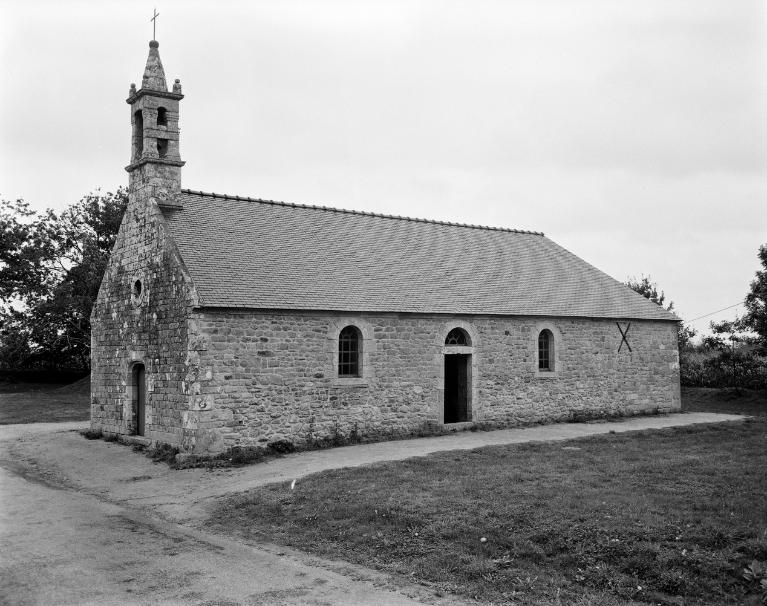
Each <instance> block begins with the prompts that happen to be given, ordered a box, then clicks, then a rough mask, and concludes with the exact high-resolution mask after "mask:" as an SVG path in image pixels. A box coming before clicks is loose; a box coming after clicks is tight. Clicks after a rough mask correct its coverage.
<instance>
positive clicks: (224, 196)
mask: <svg viewBox="0 0 767 606" xmlns="http://www.w3.org/2000/svg"><path fill="white" fill-rule="evenodd" d="M181 193H182V194H187V195H192V196H208V197H211V198H220V199H222V200H238V201H241V202H257V203H259V204H271V205H274V206H285V207H288V208H305V209H307V210H322V211H329V212H336V213H344V214H350V215H362V216H367V217H379V218H381V219H394V220H399V221H412V222H414V223H431V224H434V225H447V226H449V227H467V228H470V229H481V230H485V231H503V232H509V233H514V234H528V235H531V236H544V235H545V234H544V233H543V232H541V231H531V230H527V229H513V228H511V227H492V226H489V225H474V224H472V223H458V222H453V221H440V220H439V219H425V218H422V217H403V216H401V215H387V214H384V213H376V212H372V211H365V210H352V209H348V208H336V207H334V206H319V205H316V204H302V203H299V202H283V201H280V200H265V199H263V198H251V197H250V196H234V195H228V194H217V193H215V192H204V191H200V190H196V189H182V190H181Z"/></svg>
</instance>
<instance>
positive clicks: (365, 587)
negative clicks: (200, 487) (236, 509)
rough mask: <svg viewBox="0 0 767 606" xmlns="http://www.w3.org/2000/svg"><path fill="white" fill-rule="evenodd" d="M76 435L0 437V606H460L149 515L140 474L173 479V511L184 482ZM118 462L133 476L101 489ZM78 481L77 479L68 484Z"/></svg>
mask: <svg viewBox="0 0 767 606" xmlns="http://www.w3.org/2000/svg"><path fill="white" fill-rule="evenodd" d="M78 425H82V424H39V425H15V426H6V427H3V428H0V604H9V605H10V604H13V605H17V606H19V605H23V606H27V605H29V606H31V605H47V604H56V605H67V604H72V605H74V604H99V605H102V604H105V605H111V604H115V605H116V604H198V605H201V606H203V605H204V606H213V605H219V606H237V605H240V604H242V605H245V604H248V605H262V604H263V605H267V604H268V605H272V604H307V605H333V604H349V605H357V604H393V605H413V604H423V603H441V604H458V603H459V602H458V600H454V599H452V598H446V599H442V600H436V599H430V596H429V592H428V590H426V589H425V588H420V587H407V586H403V585H401V584H400V585H398V586H395V584H394V583H393V581H392V580H391V579H389V578H388V577H387V576H386V575H383V574H380V573H377V572H373V571H369V570H366V569H364V568H361V567H356V566H352V565H348V564H344V563H338V562H330V561H325V560H320V559H318V558H314V557H311V556H308V555H307V554H303V553H301V552H296V551H292V550H289V549H284V548H278V547H275V546H270V545H258V546H249V545H244V544H242V543H239V542H237V541H234V540H231V539H228V538H226V537H221V536H217V535H212V534H210V533H207V532H205V530H204V528H194V527H192V526H184V525H181V524H179V523H177V522H175V521H170V520H169V519H167V516H157V515H154V507H153V506H152V505H151V504H145V503H142V499H141V498H140V496H139V494H140V493H142V492H144V489H143V488H141V484H140V483H141V481H142V480H141V479H138V478H140V477H141V475H142V473H143V472H144V471H149V472H152V473H154V474H157V475H159V476H160V477H166V482H165V483H166V484H169V485H171V486H173V490H171V491H169V493H168V494H166V495H165V496H162V497H160V499H159V500H160V502H165V501H166V500H167V499H168V498H169V496H170V495H175V496H173V497H172V498H178V499H179V502H178V505H179V506H178V507H177V508H174V509H173V511H182V510H183V509H184V503H186V502H188V500H189V498H190V495H194V490H193V487H192V486H191V485H190V484H189V483H188V482H189V480H190V479H191V478H190V477H189V474H186V476H187V477H186V478H185V479H184V482H183V483H182V484H180V485H176V484H175V483H174V482H172V481H169V480H171V478H168V477H167V472H168V469H167V467H166V466H164V465H163V466H161V465H155V464H152V463H151V462H149V461H148V460H147V459H146V458H145V457H144V456H142V455H139V454H136V453H134V452H132V451H131V450H130V449H129V448H126V447H118V446H116V445H114V444H106V443H104V442H88V441H86V440H84V439H83V438H82V437H80V436H79V435H78V434H77V433H75V432H74V431H73V427H76V426H78ZM62 426H63V427H62ZM83 445H85V448H84V449H83V448H82V446H83ZM43 446H44V447H43ZM105 454H106V455H107V456H106V457H103V456H102V455H105ZM38 455H40V456H38ZM53 456H58V457H59V460H58V462H61V463H62V465H58V464H57V463H58V462H57V461H54V460H51V459H50V458H49V457H53ZM113 462H116V463H118V465H117V470H118V472H119V473H122V472H125V471H127V470H128V469H131V468H132V469H133V471H132V472H131V473H134V474H138V475H137V476H136V477H129V478H127V479H126V478H124V477H118V478H115V481H114V482H111V481H110V482H106V483H105V484H99V480H101V479H103V478H104V477H107V476H109V465H110V463H113ZM74 471H77V473H78V474H79V475H77V476H75V477H72V476H67V475H66V473H64V472H67V473H73V472H74ZM90 471H93V473H92V474H91V473H90ZM158 472H159V473H158ZM144 475H149V474H144ZM120 483H126V485H128V486H131V487H132V489H131V490H128V491H126V492H127V493H128V494H131V495H133V496H132V497H130V498H128V499H126V503H125V504H122V503H120V501H121V497H119V496H116V495H119V494H121V491H120V490H119V485H120ZM77 484H79V485H81V486H87V487H88V488H87V489H82V488H81V489H79V490H78V489H77V488H76V485H77ZM179 486H183V488H181V489H179ZM112 488H118V489H116V490H112ZM184 491H186V493H187V494H185V495H184V494H181V493H183V492H184ZM149 492H150V493H151V490H150V491H149ZM150 500H151V499H150ZM408 596H411V597H408Z"/></svg>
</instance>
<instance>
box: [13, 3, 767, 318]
mask: <svg viewBox="0 0 767 606" xmlns="http://www.w3.org/2000/svg"><path fill="white" fill-rule="evenodd" d="M154 6H155V3H153V2H144V1H143V0H139V1H135V0H134V1H131V2H117V1H109V0H101V1H98V2H97V1H92V2H71V1H61V0H59V1H55V2H43V1H39V2H37V1H34V0H25V1H23V2H16V1H4V0H0V66H2V72H0V73H2V82H0V88H1V90H2V92H0V196H2V197H4V198H17V197H21V198H24V199H25V200H27V201H29V202H30V203H31V204H32V205H33V206H34V207H35V208H39V209H42V208H45V207H54V208H62V207H64V206H66V205H68V204H70V203H72V202H74V201H76V200H78V199H79V198H80V197H81V196H83V195H84V194H86V193H88V192H89V191H92V190H94V189H95V188H99V187H100V188H102V189H103V190H114V189H115V188H116V187H118V186H119V185H124V184H127V180H128V177H127V173H125V171H124V167H125V165H127V163H128V161H129V152H130V114H129V108H128V105H127V104H126V103H125V99H126V98H127V96H128V88H129V85H130V83H131V82H136V83H137V84H138V85H139V87H140V83H141V75H142V73H143V69H144V65H145V62H146V57H147V53H148V41H149V40H150V39H151V38H152V26H151V24H150V23H149V19H150V17H151V15H152V9H153V7H154ZM156 6H157V10H158V12H159V13H160V16H159V17H158V20H157V39H158V41H159V42H160V56H161V57H162V61H163V64H164V66H165V71H166V75H167V77H168V81H169V82H172V80H173V78H181V82H182V85H183V87H184V94H185V95H186V98H185V99H184V100H183V101H182V102H181V131H182V134H181V156H182V159H184V160H186V163H187V164H186V166H185V167H184V169H183V187H186V188H190V189H200V190H204V191H215V192H218V193H228V194H235V195H243V196H252V197H260V198H269V199H276V200H285V201H290V202H304V203H311V204H321V205H328V206H338V207H342V208H351V209H356V210H368V211H375V212H383V213H393V214H397V215H408V216H416V217H426V218H434V219H445V220H450V221H461V222H467V223H477V224H482V225H497V226H504V227H514V228H522V229H532V230H538V231H543V232H545V233H546V235H547V236H549V237H550V238H552V239H553V240H555V241H556V242H558V243H559V244H561V245H563V246H565V247H566V248H568V249H570V250H571V251H572V252H574V253H576V254H577V255H579V256H581V257H582V258H584V259H585V260H586V261H588V262H590V263H592V264H593V265H595V266H597V267H598V268H600V269H602V270H603V271H605V272H607V273H608V274H610V275H611V276H613V277H614V278H616V279H618V280H621V281H625V280H626V278H627V277H630V276H637V277H639V276H640V275H641V274H650V275H651V276H652V278H653V280H655V281H657V282H658V284H659V285H660V286H661V287H662V288H663V290H664V291H665V292H666V295H667V297H668V298H670V299H672V300H673V301H674V302H675V304H676V309H677V312H678V313H679V314H680V315H681V316H682V317H683V318H686V319H691V318H694V317H696V316H700V315H703V314H706V313H708V312H711V311H714V310H717V309H720V308H723V307H727V306H729V305H732V304H735V303H738V302H739V301H742V299H743V297H744V295H745V294H746V292H747V290H748V285H749V283H750V281H751V280H752V279H753V276H754V272H755V271H756V270H757V269H758V268H759V264H758V261H757V258H756V253H757V249H758V247H759V245H760V244H764V243H767V203H766V202H767V173H766V172H765V169H766V168H767V83H766V82H765V78H767V3H764V2H761V1H753V2H750V1H748V0H738V1H737V2H733V1H728V0H721V1H716V2H706V1H702V0H691V1H689V2H685V1H680V0H675V1H673V2H670V1H669V0H660V1H648V0H634V1H631V2H629V1H622V0H602V1H581V0H561V1H556V0H530V1H513V0H502V1H499V2H491V1H483V0H466V1H462V2H449V1H446V0H435V1H421V2H419V1H415V0H407V1H402V2H399V1H392V0H385V1H380V2H366V1H359V0H357V1H352V0H349V1H338V2H325V1H323V0H306V1H304V2H298V1H295V2H291V1H279V2H278V1H263V2H201V1H199V2H198V1H188V0H184V1H183V2H181V1H167V0H157V3H156ZM738 311H742V308H740V309H732V310H729V311H727V312H724V313H722V314H719V315H718V316H713V317H712V318H706V319H704V320H701V321H699V322H696V323H695V324H694V325H695V326H696V327H697V328H705V327H706V326H707V325H708V322H709V321H710V320H711V319H723V318H731V317H733V316H734V314H735V313H736V312H738Z"/></svg>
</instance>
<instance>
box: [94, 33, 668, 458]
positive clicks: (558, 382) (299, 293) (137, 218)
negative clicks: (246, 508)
mask: <svg viewBox="0 0 767 606" xmlns="http://www.w3.org/2000/svg"><path fill="white" fill-rule="evenodd" d="M158 46H159V45H158V43H157V42H156V41H154V40H153V41H151V42H150V43H149V57H148V59H147V63H146V69H145V71H144V76H143V79H142V82H141V88H139V89H138V90H137V89H136V87H135V85H131V87H130V93H129V97H128V99H127V103H128V105H129V106H130V117H131V126H132V139H131V158H130V164H129V165H128V166H127V167H126V170H127V172H128V178H129V203H128V208H127V211H126V213H125V216H124V218H123V221H122V225H121V226H120V231H119V234H118V236H117V240H116V242H115V246H114V249H113V251H112V254H111V257H110V260H109V265H108V268H107V271H106V273H105V275H104V279H103V282H102V284H101V289H100V291H99V294H98V299H97V301H96V304H95V306H94V309H93V315H92V326H93V329H92V370H91V384H92V394H91V426H92V428H94V429H100V430H102V431H103V432H104V433H107V434H117V435H123V436H127V435H135V436H144V438H145V439H146V440H148V441H152V442H163V443H168V444H171V445H175V446H178V447H179V448H180V449H182V450H183V451H185V452H194V453H215V452H220V451H223V450H225V449H227V448H229V447H232V446H258V445H264V444H266V443H268V442H271V441H273V440H279V439H285V440H290V441H292V442H294V443H296V444H301V443H305V442H307V441H310V440H313V439H321V438H325V437H330V436H335V435H340V436H349V435H357V436H360V437H373V438H386V437H396V436H405V435H408V434H413V433H416V432H419V431H421V430H423V429H424V428H434V427H447V428H452V427H455V428H466V427H470V426H471V425H472V424H482V425H489V426H507V425H515V424H524V423H531V422H544V421H559V420H568V419H572V418H576V417H580V418H583V417H587V416H602V415H611V414H639V413H643V412H654V411H671V410H678V409H679V408H680V387H679V361H678V351H677V322H678V318H676V317H675V316H674V315H673V314H671V313H669V312H667V311H666V310H664V309H663V308H661V307H659V306H658V305H656V304H654V303H652V302H650V301H649V300H647V299H645V298H644V297H642V296H641V295H639V294H637V293H635V292H634V291H633V290H631V289H630V288H628V287H627V286H625V285H623V284H621V283H619V282H617V281H616V280H614V279H612V278H610V277H609V276H607V275H606V274H604V273H602V272H600V271H599V270H597V269H596V268H594V267H592V266H591V265H589V264H588V263H586V262H585V261H583V260H581V259H580V258H578V257H576V256H575V255H573V254H572V253H570V252H568V251H567V250H565V249H564V248H562V247H561V246H558V245H557V244H555V243H554V242H552V241H551V240H549V239H548V238H546V237H545V236H544V235H543V234H542V233H538V232H529V231H521V230H515V229H504V228H497V227H483V226H476V225H463V224H456V223H447V222H444V221H434V220H426V219H413V218H407V217H394V216H389V215H381V214H376V213H369V212H357V211H352V210H341V209H337V208H329V207H320V206H308V205H304V204H288V203H284V202H274V201H271V200H261V199H257V198H248V197H242V196H234V195H222V194H214V193H203V192H201V191H194V190H190V189H183V188H182V185H181V168H182V166H183V165H184V162H183V161H182V160H181V155H180V148H179V108H180V102H181V100H182V99H183V98H184V95H183V94H182V92H181V84H180V82H179V80H176V81H175V82H174V83H173V85H172V86H171V89H170V90H168V86H167V83H166V79H165V73H164V70H163V66H162V62H161V61H160V55H159V51H158Z"/></svg>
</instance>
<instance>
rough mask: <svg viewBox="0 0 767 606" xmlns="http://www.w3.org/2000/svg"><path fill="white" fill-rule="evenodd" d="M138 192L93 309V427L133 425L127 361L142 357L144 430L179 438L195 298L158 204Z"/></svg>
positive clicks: (123, 429)
mask: <svg viewBox="0 0 767 606" xmlns="http://www.w3.org/2000/svg"><path fill="white" fill-rule="evenodd" d="M143 193H145V191H143V190H139V191H138V192H137V193H131V195H130V201H129V204H128V208H127V210H126V213H125V217H124V219H123V223H122V225H121V227H120V232H119V234H118V237H117V241H116V243H115V246H114V249H113V250H112V254H111V256H110V262H109V265H108V267H107V270H106V273H105V276H104V279H103V281H102V284H101V289H100V291H99V296H98V298H97V300H96V304H95V306H94V309H93V314H92V317H91V322H92V331H91V427H92V428H93V429H101V430H102V431H105V432H107V433H113V434H120V435H128V434H133V433H135V430H136V418H135V411H134V401H133V400H134V389H135V386H134V385H133V384H132V368H133V366H134V365H135V364H137V363H140V364H144V366H145V368H146V381H147V404H146V410H147V414H146V434H145V435H146V436H147V437H149V438H150V439H153V440H156V441H162V442H169V443H175V444H180V443H182V441H183V439H184V414H185V412H186V411H187V409H188V395H187V394H186V393H185V389H184V382H185V380H186V378H187V370H188V360H187V352H188V347H187V344H188V335H187V329H188V323H187V320H186V318H187V317H188V314H189V313H190V311H191V308H192V305H193V304H194V303H195V299H194V293H193V290H192V289H191V286H190V284H191V282H190V280H189V278H188V276H187V275H186V272H185V270H184V267H183V264H182V263H181V261H180V259H179V256H178V253H177V251H176V249H175V245H174V244H173V242H172V239H171V238H170V237H169V236H168V235H167V234H166V228H165V221H164V217H163V214H162V211H161V210H160V208H159V207H158V206H157V204H156V202H155V200H154V199H153V198H148V197H147V196H146V195H142V194H143ZM137 281H140V283H141V293H140V294H137V292H136V287H135V285H136V282H137Z"/></svg>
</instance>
